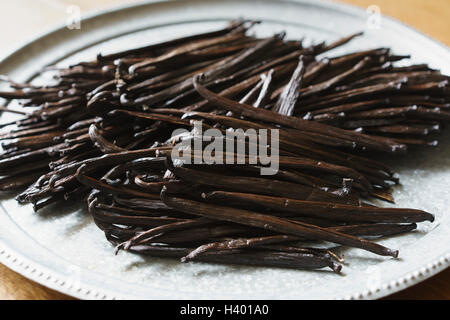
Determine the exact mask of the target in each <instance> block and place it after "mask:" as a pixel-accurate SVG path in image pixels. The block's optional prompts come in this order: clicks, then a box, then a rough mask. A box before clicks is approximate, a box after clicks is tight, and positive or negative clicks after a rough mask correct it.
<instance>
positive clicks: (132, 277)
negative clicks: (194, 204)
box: [0, 0, 450, 299]
mask: <svg viewBox="0 0 450 320" xmlns="http://www.w3.org/2000/svg"><path fill="white" fill-rule="evenodd" d="M237 17H245V18H250V19H258V20H262V21H263V22H264V23H263V24H262V25H260V26H258V27H257V28H255V32H256V33H257V34H259V35H268V34H273V33H274V32H278V31H281V30H286V31H287V35H288V37H289V38H297V39H298V38H302V37H304V38H305V39H306V40H305V41H311V39H314V41H315V42H319V41H322V40H333V39H336V38H339V37H340V36H343V35H347V34H350V33H353V32H355V31H360V30H364V31H365V32H366V34H365V36H364V37H363V38H361V39H359V40H357V41H354V42H352V43H351V45H349V46H346V47H345V49H339V50H336V51H335V52H332V54H336V55H337V54H340V53H342V52H344V51H349V50H354V49H363V48H374V47H380V46H386V47H392V48H393V49H394V51H395V52H396V53H398V54H403V53H413V57H412V60H413V62H427V63H429V64H430V65H431V66H432V67H435V68H440V69H441V70H442V71H443V72H445V73H447V74H450V52H449V49H448V48H446V47H445V46H444V45H442V44H439V43H437V42H435V41H433V40H431V39H429V38H428V37H426V36H424V35H422V34H420V33H418V32H416V31H414V30H412V29H411V28H409V27H407V26H405V25H402V24H401V23H399V22H396V21H394V20H392V19H390V18H386V17H382V19H381V25H380V28H379V29H370V28H368V23H367V20H368V16H367V13H366V12H365V11H363V10H360V9H357V8H354V7H350V6H347V5H341V4H336V3H329V2H321V1H313V0H286V1H262V0H258V1H250V0H247V1H246V0H238V1H211V0H198V1H193V0H190V1H182V2H179V1H176V2H172V1H169V2H166V1H163V2H146V3H143V4H138V5H133V6H127V7H121V8H119V9H117V10H112V11H106V12H102V13H100V14H98V15H95V16H91V17H87V18H85V19H84V20H83V21H82V22H81V30H69V29H67V28H64V27H61V28H59V29H56V30H54V31H52V32H50V33H47V34H45V35H43V36H41V37H39V38H36V39H35V40H33V41H32V42H30V43H28V44H26V45H24V46H23V47H21V48H20V49H18V50H17V51H15V52H14V53H13V54H11V55H10V56H8V57H6V58H4V59H3V60H2V61H1V62H0V74H8V75H10V76H11V77H12V78H13V79H15V80H17V81H27V80H29V79H33V77H35V75H36V73H37V72H38V71H39V70H40V69H41V68H42V67H44V66H47V65H50V64H55V63H57V64H59V65H68V64H70V63H71V62H75V61H79V60H89V59H93V58H95V56H96V54H97V53H98V52H102V53H107V52H113V51H116V50H121V49H124V48H131V47H138V46H141V45H144V44H149V43H156V42H159V41H162V40H166V39H170V38H175V37H179V36H182V35H186V34H192V33H195V32H201V31H205V30H211V29H215V28H218V27H221V26H223V25H225V23H226V21H227V20H230V19H233V18H237ZM34 81H35V82H39V81H42V79H39V78H37V79H35V80H34ZM7 117H10V115H6V114H5V115H3V116H2V120H7V119H6V118H7ZM442 141H443V142H442V143H441V145H440V146H439V147H438V148H435V149H431V148H430V149H422V150H417V151H414V150H413V151H412V152H411V153H410V154H409V155H408V156H406V157H404V158H401V159H396V160H394V159H390V158H389V157H387V158H386V161H387V162H389V163H391V164H392V166H393V167H394V169H396V171H397V172H398V173H399V174H400V178H401V181H402V185H401V186H399V187H397V188H396V189H395V198H396V200H397V204H396V206H406V207H412V208H419V209H424V210H428V211H430V212H433V213H435V214H436V221H435V222H434V223H433V224H431V223H423V224H421V226H420V228H419V229H418V230H417V231H416V232H413V233H411V234H408V235H404V236H400V237H392V238H389V239H384V240H382V241H380V242H381V243H382V244H384V245H387V246H389V247H392V248H398V249H400V258H399V259H392V258H385V257H378V256H375V255H373V254H371V253H366V252H363V251H361V250H357V249H351V250H346V251H345V256H346V261H347V263H346V264H345V265H344V269H343V275H336V274H334V273H332V272H328V271H314V272H312V271H299V270H284V269H276V268H257V267H238V266H223V265H214V264H205V263H195V264H194V263H189V264H182V263H179V262H178V261H174V260H167V259H156V258H148V257H147V258H145V257H141V256H138V255H134V254H131V253H126V252H121V253H119V255H118V256H115V255H114V252H113V248H112V247H111V245H110V244H109V243H108V242H107V241H106V239H105V238H104V236H103V234H102V232H100V231H99V230H98V229H97V228H96V226H95V225H94V224H93V223H92V221H91V219H90V217H89V215H88V214H86V212H85V211H84V210H82V209H78V208H76V207H73V208H72V207H67V206H57V207H52V208H49V209H48V210H45V211H44V212H42V213H38V214H36V213H33V210H32V208H31V207H30V206H19V205H18V204H17V203H16V202H15V200H13V195H11V194H9V195H2V196H1V197H2V199H1V200H2V201H1V208H0V210H1V213H0V262H1V263H3V264H5V265H7V266H8V267H10V268H11V269H13V270H15V271H17V272H19V273H21V274H23V275H24V276H26V277H28V278H30V279H32V280H35V281H37V282H39V283H41V284H43V285H45V286H47V287H50V288H53V289H56V290H58V291H60V292H63V293H66V294H69V295H71V296H74V297H78V298H84V299H120V298H139V299H142V298H143V299H351V298H352V299H373V298H380V297H383V296H386V295H388V294H391V293H394V292H396V291H399V290H402V289H404V288H406V287H409V286H411V285H413V284H416V283H418V282H420V281H422V280H424V279H426V278H428V277H430V276H432V275H433V274H436V273H438V272H439V271H441V270H443V269H445V268H446V267H447V266H448V265H449V259H450V241H449V240H450V212H448V211H449V210H448V202H449V200H450V187H449V186H450V135H449V134H448V133H447V134H445V136H444V137H442ZM382 205H386V204H382Z"/></svg>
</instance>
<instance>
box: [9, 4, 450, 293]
mask: <svg viewBox="0 0 450 320" xmlns="http://www.w3.org/2000/svg"><path fill="white" fill-rule="evenodd" d="M132 2H137V1H136V0H95V1H93V0H15V1H2V2H1V4H0V39H1V40H2V46H0V56H1V55H4V54H6V53H8V52H10V51H11V50H13V49H14V48H15V47H17V46H19V45H20V43H21V42H23V41H24V40H26V39H31V38H32V37H33V36H34V35H35V34H36V32H40V33H42V32H43V31H45V30H46V29H49V28H52V27H55V26H57V25H60V24H61V23H64V22H65V21H67V19H68V13H67V9H68V7H69V6H70V5H77V6H78V7H79V8H80V9H81V12H82V14H85V13H87V12H90V11H91V12H92V11H93V10H98V9H103V8H106V7H111V6H114V5H119V4H125V3H132ZM342 2H347V3H350V4H353V5H358V6H361V7H363V8H367V7H368V6H370V5H377V6H378V7H379V8H380V9H381V12H382V13H383V14H386V15H389V16H392V17H395V18H397V19H399V20H401V21H403V22H405V23H408V24H410V25H412V26H413V27H415V28H417V29H418V30H421V31H422V32H424V33H426V34H428V35H430V36H432V37H434V38H436V39H438V40H440V41H441V42H443V43H445V44H446V45H448V46H450V32H449V30H450V1H449V0H395V1H392V0H342ZM18 21H20V23H18ZM12 28H13V29H14V32H11V29H12ZM18 39H20V40H19V41H18ZM0 299H70V297H68V296H65V295H63V294H60V293H58V292H55V291H53V290H50V289H48V288H46V287H43V286H41V285H39V284H37V283H35V282H33V281H30V280H28V279H26V278H24V277H22V276H21V275H19V274H17V273H15V272H13V271H11V270H10V269H8V268H6V267H5V266H3V265H1V264H0ZM388 299H450V268H448V269H447V270H445V271H444V272H441V273H440V274H438V275H436V276H434V277H432V278H431V279H428V280H427V281H424V282H422V283H420V284H418V285H416V286H414V287H411V288H409V289H406V290H404V291H402V292H399V293H397V294H394V295H391V296H390V297H388Z"/></svg>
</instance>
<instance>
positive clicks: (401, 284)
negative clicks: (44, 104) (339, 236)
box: [0, 0, 450, 299]
mask: <svg viewBox="0 0 450 320" xmlns="http://www.w3.org/2000/svg"><path fill="white" fill-rule="evenodd" d="M169 2H181V3H183V2H185V3H188V2H189V0H145V1H139V2H137V3H128V4H122V5H118V6H113V7H111V8H107V9H101V10H95V11H93V12H92V13H89V14H86V15H84V16H83V17H82V19H81V23H83V22H86V21H91V20H94V19H98V18H100V17H102V16H107V15H109V14H115V13H118V12H120V11H122V10H127V9H133V8H134V9H135V8H138V7H145V6H150V5H154V4H158V3H161V4H162V3H169ZM288 2H296V3H305V4H310V5H313V6H316V7H317V6H327V7H331V8H333V9H337V10H340V11H344V12H347V13H348V12H350V13H353V14H356V15H361V14H362V13H363V12H364V9H363V8H361V7H358V6H355V5H353V4H348V3H342V2H334V1H331V0H319V1H317V0H288ZM382 18H383V19H385V20H387V21H390V22H391V23H394V24H398V25H400V26H402V27H403V28H405V29H409V30H410V31H412V32H414V33H415V34H417V35H420V36H422V37H424V38H426V39H427V40H428V41H432V42H434V43H435V44H436V45H438V46H440V47H441V48H442V49H444V50H447V51H450V47H449V46H447V45H446V44H444V43H443V42H441V41H439V40H437V39H435V38H433V37H431V36H430V35H428V34H426V33H424V32H423V31H421V30H418V29H416V28H415V27H412V26H410V25H408V24H406V23H404V22H402V21H400V20H398V19H396V18H393V17H391V16H388V15H385V14H382ZM65 28H66V25H65V24H59V26H56V27H53V28H51V29H49V30H48V31H45V32H42V33H39V34H37V35H36V36H33V37H31V38H30V39H28V40H26V41H24V42H22V43H21V44H19V45H16V46H14V47H13V49H12V50H10V51H9V53H7V54H5V55H3V56H2V57H1V58H0V65H3V64H4V63H5V62H7V61H8V60H9V59H12V58H14V56H15V55H17V54H18V53H19V52H20V51H23V50H26V49H27V47H29V46H32V45H33V44H35V43H37V42H40V41H42V40H43V39H45V38H47V37H50V36H52V35H55V34H57V33H58V32H61V31H63V30H64V29H65ZM2 209H3V207H2ZM0 262H1V263H2V264H4V265H5V266H6V267H8V268H10V269H11V270H13V271H15V272H17V273H19V274H21V275H22V276H24V277H26V278H28V279H30V280H32V281H35V282H37V283H39V284H41V285H43V286H45V287H48V288H50V289H53V290H55V291H58V292H60V293H63V294H66V295H69V296H72V297H75V298H80V299H118V298H119V299H122V298H125V299H129V298H134V297H132V296H131V295H130V296H128V297H120V296H118V295H117V293H114V292H110V291H108V290H107V289H105V288H97V287H92V286H90V285H88V284H86V283H81V284H80V285H79V286H78V287H75V286H73V284H72V283H70V281H68V280H69V279H68V277H67V276H65V275H63V274H62V273H61V272H60V271H59V270H50V269H48V268H47V267H45V266H44V265H42V263H40V262H36V261H32V260H31V259H29V258H28V257H26V256H24V255H23V254H22V253H20V252H17V251H16V250H14V249H11V248H9V247H8V246H7V245H6V244H5V243H3V241H2V240H1V239H0ZM449 266H450V249H448V250H447V253H444V254H443V255H441V256H439V257H437V258H435V259H434V260H433V261H432V262H430V263H428V264H427V265H426V266H424V267H422V268H420V270H416V271H413V272H410V273H408V274H407V275H405V276H404V277H402V278H400V279H397V280H393V281H391V282H386V283H382V284H381V286H380V287H379V288H377V289H376V290H374V291H372V290H369V289H367V290H364V291H360V292H355V293H353V294H351V295H348V296H345V297H340V298H338V299H375V298H381V297H384V296H387V295H390V294H393V293H396V292H398V291H400V290H403V289H406V288H408V287H410V286H412V285H415V284H418V283H420V282H422V281H424V280H426V279H428V278H430V277H432V276H434V275H436V274H438V273H439V272H441V271H443V270H445V269H446V268H448V267H449Z"/></svg>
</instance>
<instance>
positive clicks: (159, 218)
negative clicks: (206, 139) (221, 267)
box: [0, 21, 450, 272]
mask: <svg viewBox="0 0 450 320" xmlns="http://www.w3.org/2000/svg"><path fill="white" fill-rule="evenodd" d="M256 23H257V22H254V21H233V22H231V23H230V24H229V25H228V26H227V27H226V28H224V29H222V30H217V31H213V32H208V33H203V34H197V35H193V36H189V37H184V38H179V39H175V40H171V41H168V42H164V43H159V44H154V45H150V46H146V47H142V48H138V49H132V50H127V51H123V52H119V53H116V54H110V55H99V56H98V57H97V59H96V60H94V61H91V62H82V63H79V64H76V65H73V66H70V67H69V68H66V69H59V70H58V72H57V73H58V75H57V82H56V83H52V84H49V85H46V86H36V85H33V84H19V83H15V82H14V81H12V80H10V79H8V78H6V77H3V78H2V80H3V81H7V82H9V85H10V87H11V90H9V91H3V92H0V97H2V98H4V99H7V100H19V101H20V102H21V104H22V106H23V108H21V110H20V111H18V110H12V109H11V108H8V107H3V109H2V110H4V111H6V112H16V113H19V114H23V115H24V116H23V117H21V118H20V119H19V120H15V121H12V122H10V123H3V124H1V127H2V130H3V133H1V135H0V139H1V140H2V147H3V152H2V154H1V155H0V175H1V178H0V190H3V191H6V190H19V191H18V192H21V193H20V194H19V195H18V196H17V200H18V201H19V202H20V203H32V204H33V206H34V208H35V210H39V209H41V208H43V207H45V206H48V205H51V204H54V203H60V202H63V201H70V200H74V201H80V202H81V201H86V199H87V204H88V207H89V212H90V214H91V215H92V217H93V219H94V221H95V223H96V224H97V226H98V227H99V228H100V229H101V230H103V231H104V233H105V235H106V238H107V239H108V240H109V241H110V242H111V243H113V244H114V245H115V246H116V248H117V250H119V249H122V250H129V251H132V252H138V253H142V254H146V255H151V256H158V257H175V258H179V259H181V260H182V261H203V262H213V263H231V264H245V265H260V266H274V267H289V268H299V269H319V268H324V267H329V268H331V269H332V270H334V271H335V272H339V271H340V269H341V262H342V258H341V257H339V256H338V255H337V254H336V253H335V252H333V251H332V250H328V249H318V248H312V247H311V246H307V245H305V244H306V243H310V244H311V243H314V242H315V241H318V242H322V241H327V242H330V243H334V244H336V245H338V246H345V247H355V248H360V249H364V250H368V251H371V252H373V253H375V254H378V255H383V256H393V257H397V255H398V251H397V250H392V249H389V248H386V247H384V246H382V245H380V244H377V243H375V242H373V241H372V238H377V237H382V236H388V235H393V234H400V233H404V232H409V231H411V230H414V229H415V228H416V227H417V225H416V223H418V222H422V221H426V220H428V221H433V220H434V217H433V215H432V214H430V213H427V212H424V211H421V210H414V209H399V208H382V207H377V206H375V205H373V202H371V199H373V198H380V199H384V200H386V201H390V202H393V198H392V195H391V188H392V186H393V185H395V184H398V183H399V180H398V178H397V177H396V175H395V174H394V173H393V172H392V171H391V170H390V169H389V167H388V166H387V165H386V164H384V163H383V162H380V161H378V160H376V159H377V158H380V156H381V157H382V156H383V155H385V154H386V153H391V154H404V153H405V152H406V151H407V148H408V147H409V146H414V145H431V146H433V145H436V132H438V131H440V129H441V126H442V125H443V124H444V123H445V122H446V121H448V120H450V89H449V87H448V79H449V78H448V76H445V75H442V74H441V73H440V72H439V71H437V70H433V69H430V68H429V67H428V66H427V65H422V64H420V65H410V66H406V67H405V66H402V67H399V66H396V62H397V61H400V60H403V59H405V58H408V57H406V56H398V55H394V54H393V53H391V52H390V50H389V49H387V48H376V49H370V50H366V51H358V52H354V53H350V54H346V55H342V56H337V57H332V58H326V57H324V53H325V52H327V51H330V50H332V49H334V48H337V47H340V46H342V45H344V44H346V43H347V42H349V41H350V40H352V39H353V38H355V37H357V36H359V35H360V34H355V35H352V36H349V37H346V38H344V39H341V40H338V41H336V42H334V43H329V44H328V43H320V44H315V45H312V46H308V47H304V46H303V43H302V41H292V40H285V39H284V36H285V35H284V34H276V35H274V36H273V37H269V38H257V37H255V36H252V35H249V32H248V30H249V29H250V28H251V27H252V26H253V25H254V24H256ZM43 72H48V71H43ZM200 120H201V121H202V122H201V123H202V126H203V127H204V128H216V129H219V130H221V131H222V132H225V131H227V130H229V129H230V128H234V129H238V128H240V129H244V130H246V129H250V128H254V129H264V128H265V129H273V128H276V129H279V147H278V152H279V160H278V165H279V171H278V172H277V173H276V174H275V175H269V176H267V175H266V176H261V175H260V168H259V167H258V166H256V165H252V164H250V163H246V164H239V165H238V164H236V165H229V164H212V165H207V164H186V163H181V164H180V163H179V162H176V161H174V160H173V159H172V157H171V151H172V148H173V147H174V145H175V140H174V138H173V137H172V132H173V131H174V130H175V129H178V128H183V129H187V130H188V132H189V134H187V135H184V136H182V137H177V139H183V140H188V139H195V138H196V133H195V131H194V130H193V126H194V123H196V122H197V121H200ZM268 147H269V148H270V146H268ZM193 156H194V155H193ZM224 156H225V155H224ZM233 156H237V154H236V155H233ZM20 189H22V190H20ZM24 189H25V191H23V190H24ZM55 210H56V209H55Z"/></svg>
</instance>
